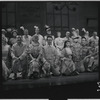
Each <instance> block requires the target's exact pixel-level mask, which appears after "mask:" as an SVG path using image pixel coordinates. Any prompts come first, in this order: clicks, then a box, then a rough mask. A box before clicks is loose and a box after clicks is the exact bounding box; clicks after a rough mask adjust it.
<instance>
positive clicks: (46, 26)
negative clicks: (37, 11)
mask: <svg viewBox="0 0 100 100" xmlns="http://www.w3.org/2000/svg"><path fill="white" fill-rule="evenodd" d="M45 31H46V34H47V35H46V36H44V40H45V44H46V45H47V37H48V36H51V37H52V39H53V41H52V46H54V39H55V37H54V36H53V35H52V34H51V28H50V27H49V26H48V25H45Z"/></svg>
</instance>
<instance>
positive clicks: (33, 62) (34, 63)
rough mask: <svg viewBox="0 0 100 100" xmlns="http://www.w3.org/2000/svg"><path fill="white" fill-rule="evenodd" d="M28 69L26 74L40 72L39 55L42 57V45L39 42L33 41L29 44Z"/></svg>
mask: <svg viewBox="0 0 100 100" xmlns="http://www.w3.org/2000/svg"><path fill="white" fill-rule="evenodd" d="M29 57H30V58H31V59H30V61H29V71H28V76H30V75H31V74H33V72H37V73H40V67H41V59H42V58H41V57H42V46H40V44H39V43H34V42H32V44H30V45H29Z"/></svg>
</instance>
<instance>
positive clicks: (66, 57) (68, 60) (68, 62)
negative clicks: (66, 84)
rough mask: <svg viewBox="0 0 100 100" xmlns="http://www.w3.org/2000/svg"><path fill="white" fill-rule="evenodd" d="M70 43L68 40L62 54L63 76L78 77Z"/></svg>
mask: <svg viewBox="0 0 100 100" xmlns="http://www.w3.org/2000/svg"><path fill="white" fill-rule="evenodd" d="M70 46H71V44H70V41H69V40H67V41H65V43H64V49H63V50H62V52H61V54H62V55H61V58H62V65H61V74H62V75H78V74H79V73H78V72H77V71H76V68H75V64H74V62H73V60H72V50H71V48H70Z"/></svg>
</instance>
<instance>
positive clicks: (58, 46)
mask: <svg viewBox="0 0 100 100" xmlns="http://www.w3.org/2000/svg"><path fill="white" fill-rule="evenodd" d="M55 46H56V49H57V52H58V54H59V55H61V51H62V49H63V47H64V40H63V38H60V37H58V38H56V39H55Z"/></svg>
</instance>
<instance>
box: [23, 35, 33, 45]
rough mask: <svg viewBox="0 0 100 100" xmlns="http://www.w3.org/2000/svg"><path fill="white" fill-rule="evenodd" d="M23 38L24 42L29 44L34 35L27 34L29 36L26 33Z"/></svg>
mask: <svg viewBox="0 0 100 100" xmlns="http://www.w3.org/2000/svg"><path fill="white" fill-rule="evenodd" d="M22 40H23V42H24V43H26V45H27V46H29V45H30V43H31V40H32V37H31V36H30V35H27V37H26V35H23V36H22Z"/></svg>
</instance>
